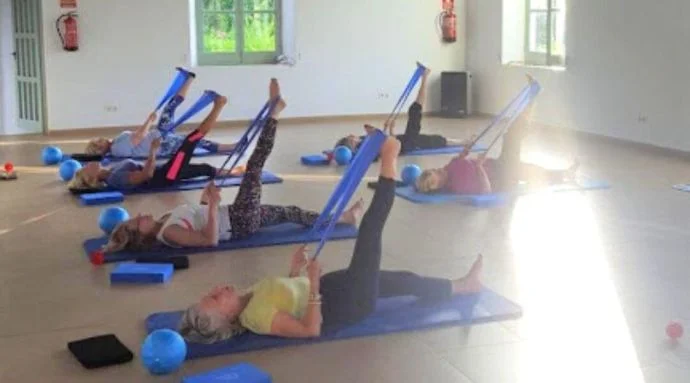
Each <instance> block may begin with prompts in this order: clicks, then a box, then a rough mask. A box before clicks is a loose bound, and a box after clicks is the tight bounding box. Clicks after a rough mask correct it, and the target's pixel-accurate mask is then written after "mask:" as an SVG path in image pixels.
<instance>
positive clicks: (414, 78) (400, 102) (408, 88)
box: [386, 65, 426, 123]
mask: <svg viewBox="0 0 690 383" xmlns="http://www.w3.org/2000/svg"><path fill="white" fill-rule="evenodd" d="M425 70H426V68H425V67H423V66H422V65H417V69H415V71H414V73H413V74H412V78H410V81H409V82H408V83H407V86H405V89H404V90H403V92H402V94H401V95H400V98H399V99H398V102H397V104H395V106H394V107H393V111H392V112H391V114H390V115H389V116H388V119H387V120H386V123H388V122H391V121H394V120H396V119H397V118H398V115H400V112H401V111H402V108H403V106H404V105H405V103H406V102H407V99H408V98H409V97H410V93H412V89H414V87H415V86H416V85H417V82H418V81H419V79H420V78H421V77H422V75H423V74H424V71H425Z"/></svg>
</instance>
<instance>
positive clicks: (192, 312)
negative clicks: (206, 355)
mask: <svg viewBox="0 0 690 383" xmlns="http://www.w3.org/2000/svg"><path fill="white" fill-rule="evenodd" d="M245 331H247V329H246V328H245V327H244V326H242V324H241V323H240V320H239V315H238V316H237V317H235V318H234V319H233V320H231V321H227V320H224V319H223V318H221V317H220V316H219V315H217V314H216V313H209V312H204V311H202V310H201V309H200V308H199V305H192V306H190V307H189V308H187V310H185V312H184V313H183V314H182V319H181V320H180V324H179V325H178V332H179V333H180V335H182V337H183V338H185V339H186V340H187V341H189V342H193V343H205V344H209V343H216V342H220V341H224V340H228V339H230V338H232V337H234V336H237V335H240V334H242V333H244V332H245Z"/></svg>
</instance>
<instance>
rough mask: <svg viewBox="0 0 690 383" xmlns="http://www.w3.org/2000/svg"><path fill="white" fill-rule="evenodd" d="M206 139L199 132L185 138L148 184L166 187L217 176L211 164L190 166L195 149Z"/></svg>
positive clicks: (157, 169)
mask: <svg viewBox="0 0 690 383" xmlns="http://www.w3.org/2000/svg"><path fill="white" fill-rule="evenodd" d="M202 138H204V135H203V134H202V133H201V132H200V131H199V130H198V129H196V130H194V131H193V132H191V133H189V134H188V135H187V137H185V138H184V142H183V143H182V145H180V147H179V148H178V149H177V151H176V152H175V153H174V154H173V155H172V157H170V159H169V160H168V162H166V163H165V164H164V165H161V166H158V167H157V168H156V170H155V171H154V172H153V177H152V178H151V180H150V181H149V182H148V185H149V186H151V187H165V186H170V185H173V184H175V183H176V182H178V181H181V180H188V179H192V178H197V177H209V178H213V177H215V176H216V168H214V167H213V166H211V165H209V164H190V163H189V162H190V161H191V160H192V155H193V154H194V149H196V146H197V144H199V142H200V141H201V139H202Z"/></svg>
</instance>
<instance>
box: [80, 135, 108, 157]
mask: <svg viewBox="0 0 690 383" xmlns="http://www.w3.org/2000/svg"><path fill="white" fill-rule="evenodd" d="M103 141H106V142H109V141H108V139H107V138H103V137H99V138H94V139H92V140H90V141H89V143H88V144H86V150H85V152H86V154H90V155H101V156H102V155H105V154H106V153H108V149H107V148H106V149H105V150H103V148H102V145H100V144H101V142H103Z"/></svg>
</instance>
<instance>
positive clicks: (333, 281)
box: [321, 177, 452, 333]
mask: <svg viewBox="0 0 690 383" xmlns="http://www.w3.org/2000/svg"><path fill="white" fill-rule="evenodd" d="M394 199H395V181H394V180H392V179H389V178H383V177H380V178H379V182H378V186H377V188H376V193H375V194H374V198H373V200H372V202H371V205H370V206H369V209H367V212H366V214H365V215H364V217H363V218H362V223H361V225H360V227H359V235H358V237H357V242H356V244H355V250H354V254H353V255H352V260H351V261H350V266H349V267H348V268H347V269H344V270H339V271H335V272H332V273H328V274H326V275H324V276H323V277H321V295H322V299H323V306H322V307H321V314H322V315H323V324H322V331H323V333H330V332H333V331H338V330H340V329H342V328H344V327H347V326H350V325H353V324H355V323H357V322H359V321H361V320H363V319H365V318H366V317H367V316H369V315H370V314H371V313H372V312H373V311H374V309H375V307H376V300H377V299H378V298H388V297H396V296H416V297H419V298H420V299H424V300H429V301H437V300H443V299H447V298H450V297H451V296H452V285H451V282H450V281H449V280H447V279H440V278H430V277H422V276H419V275H417V274H414V273H411V272H408V271H385V270H381V253H382V241H381V239H382V233H383V228H384V225H385V224H386V220H387V218H388V214H389V213H390V210H391V208H392V207H393V201H394Z"/></svg>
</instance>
